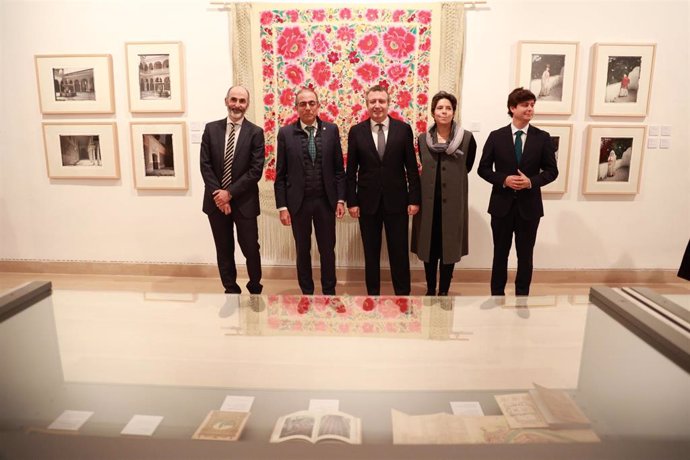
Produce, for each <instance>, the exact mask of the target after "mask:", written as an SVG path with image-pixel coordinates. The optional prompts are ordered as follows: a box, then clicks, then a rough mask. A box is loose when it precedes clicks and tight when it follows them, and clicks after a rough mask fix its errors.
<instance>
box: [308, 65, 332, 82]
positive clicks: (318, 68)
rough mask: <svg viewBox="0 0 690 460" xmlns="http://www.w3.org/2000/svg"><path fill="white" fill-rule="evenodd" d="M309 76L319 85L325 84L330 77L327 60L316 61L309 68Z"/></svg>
mask: <svg viewBox="0 0 690 460" xmlns="http://www.w3.org/2000/svg"><path fill="white" fill-rule="evenodd" d="M311 77H312V78H313V79H314V81H316V83H317V84H318V85H319V86H325V85H326V83H327V82H328V80H329V79H330V78H331V68H330V66H329V65H328V63H327V62H323V61H321V62H317V63H316V64H314V67H312V69H311Z"/></svg>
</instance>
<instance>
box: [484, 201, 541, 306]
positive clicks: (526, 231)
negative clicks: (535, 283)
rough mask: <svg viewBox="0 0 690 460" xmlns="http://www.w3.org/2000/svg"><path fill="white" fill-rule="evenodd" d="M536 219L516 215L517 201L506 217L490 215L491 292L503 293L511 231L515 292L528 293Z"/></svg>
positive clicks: (492, 293) (506, 275)
mask: <svg viewBox="0 0 690 460" xmlns="http://www.w3.org/2000/svg"><path fill="white" fill-rule="evenodd" d="M539 220H540V219H539V218H537V219H533V220H527V219H524V218H523V217H522V216H520V212H519V211H518V206H517V203H513V206H512V207H511V208H510V211H509V212H508V214H507V215H506V216H503V217H495V216H491V232H492V234H493V240H494V259H493V265H492V267H491V295H505V286H506V282H507V281H508V255H509V254H510V248H511V246H512V243H513V234H515V250H516V252H517V259H518V263H517V275H516V277H515V295H529V287H530V284H531V283H532V268H533V265H532V258H533V254H534V244H535V242H536V240H537V229H538V228H539Z"/></svg>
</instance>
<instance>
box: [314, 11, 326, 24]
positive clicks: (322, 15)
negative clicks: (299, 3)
mask: <svg viewBox="0 0 690 460" xmlns="http://www.w3.org/2000/svg"><path fill="white" fill-rule="evenodd" d="M311 17H312V19H314V21H323V20H324V19H326V12H325V11H324V10H314V11H312V12H311Z"/></svg>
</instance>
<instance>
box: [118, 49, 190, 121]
mask: <svg viewBox="0 0 690 460" xmlns="http://www.w3.org/2000/svg"><path fill="white" fill-rule="evenodd" d="M125 55H126V58H127V88H128V94H129V111H130V112H132V113H182V112H184V111H185V86H184V56H183V47H182V42H151V43H146V42H129V43H126V44H125Z"/></svg>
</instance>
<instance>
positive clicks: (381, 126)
mask: <svg viewBox="0 0 690 460" xmlns="http://www.w3.org/2000/svg"><path fill="white" fill-rule="evenodd" d="M389 102H390V96H389V95H388V90H387V89H386V88H385V87H383V86H378V85H377V86H373V87H371V88H370V89H369V90H368V91H367V93H366V104H367V110H368V112H369V118H368V119H366V120H364V121H363V122H361V123H359V124H356V125H355V126H353V127H352V128H351V129H350V132H349V134H348V139H347V205H348V211H349V213H350V216H352V217H353V218H356V219H357V218H358V219H359V228H360V232H361V234H362V243H363V246H364V271H365V278H366V285H367V293H368V294H369V295H380V293H381V273H380V264H381V232H382V229H383V228H385V229H386V241H387V242H388V258H389V261H390V269H391V278H392V280H393V290H394V291H395V294H396V295H409V294H410V259H409V248H408V237H407V235H408V223H409V216H413V215H415V214H417V212H418V211H419V204H420V200H421V191H420V186H419V171H418V170H417V158H416V156H415V153H414V144H413V142H414V138H413V135H412V128H411V127H410V125H408V124H407V123H404V122H402V121H399V120H395V119H393V118H391V117H390V116H388V104H389Z"/></svg>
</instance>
